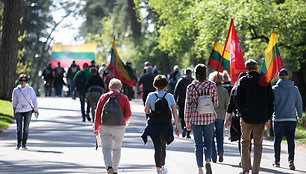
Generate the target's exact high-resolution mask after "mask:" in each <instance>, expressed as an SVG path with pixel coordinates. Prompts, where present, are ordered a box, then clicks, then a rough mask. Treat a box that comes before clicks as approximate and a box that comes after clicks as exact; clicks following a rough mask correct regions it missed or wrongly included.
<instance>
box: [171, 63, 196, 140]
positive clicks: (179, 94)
mask: <svg viewBox="0 0 306 174" xmlns="http://www.w3.org/2000/svg"><path fill="white" fill-rule="evenodd" d="M191 75H192V70H191V69H190V68H187V69H186V70H185V76H184V77H181V78H180V79H179V80H178V82H177V84H176V86H175V89H174V99H175V101H176V103H177V105H178V109H179V118H180V120H181V128H182V130H183V133H182V137H183V138H184V137H185V136H186V133H187V138H191V137H190V131H187V129H186V123H185V120H184V110H185V100H186V89H187V86H188V85H189V84H190V83H191V82H192V81H193V78H192V77H191Z"/></svg>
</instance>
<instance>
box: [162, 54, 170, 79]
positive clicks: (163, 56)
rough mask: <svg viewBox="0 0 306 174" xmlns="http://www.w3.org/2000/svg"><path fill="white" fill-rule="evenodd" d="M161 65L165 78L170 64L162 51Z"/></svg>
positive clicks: (166, 55)
mask: <svg viewBox="0 0 306 174" xmlns="http://www.w3.org/2000/svg"><path fill="white" fill-rule="evenodd" d="M161 57H162V64H163V73H164V75H165V76H166V77H167V74H169V73H170V63H169V57H168V54H167V53H165V52H164V51H161Z"/></svg>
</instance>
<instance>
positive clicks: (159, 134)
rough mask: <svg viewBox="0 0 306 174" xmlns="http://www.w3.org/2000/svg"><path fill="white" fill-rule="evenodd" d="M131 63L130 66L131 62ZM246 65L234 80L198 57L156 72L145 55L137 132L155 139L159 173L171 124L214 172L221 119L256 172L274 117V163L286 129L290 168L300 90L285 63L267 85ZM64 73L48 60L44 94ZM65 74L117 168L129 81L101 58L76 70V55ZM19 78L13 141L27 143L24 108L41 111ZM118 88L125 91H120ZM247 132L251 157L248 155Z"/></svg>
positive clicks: (111, 169)
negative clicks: (142, 119) (142, 123)
mask: <svg viewBox="0 0 306 174" xmlns="http://www.w3.org/2000/svg"><path fill="white" fill-rule="evenodd" d="M128 65H129V66H130V68H132V66H131V64H130V63H128ZM245 66H246V72H244V73H241V74H240V75H239V80H238V81H237V82H236V83H235V84H232V83H230V79H229V76H228V74H227V72H226V71H224V72H223V73H221V72H220V73H219V72H212V73H210V74H209V75H208V74H207V67H206V66H205V65H204V64H198V65H197V66H196V67H195V68H194V69H190V68H187V69H186V70H185V71H184V73H183V74H182V73H181V71H180V69H179V67H178V66H175V67H174V68H173V72H172V73H171V74H170V75H169V76H168V78H167V77H166V76H165V75H160V74H159V71H158V68H157V67H154V68H153V67H152V66H150V64H149V62H145V67H144V70H143V74H142V75H141V76H140V78H139V79H138V82H137V84H136V86H137V88H138V89H139V91H141V92H142V101H143V104H144V113H145V114H146V118H147V124H146V127H145V129H144V132H143V135H142V139H143V141H144V143H146V142H147V139H148V137H150V138H151V140H152V142H153V145H154V150H155V154H154V159H155V166H156V171H157V174H165V173H167V172H168V169H167V168H166V167H165V161H166V160H165V158H166V145H169V144H171V143H172V142H173V141H174V135H173V129H174V132H175V134H176V135H177V136H179V135H180V129H179V127H180V128H181V132H182V134H181V135H182V137H183V138H185V137H186V138H191V131H192V133H193V139H194V144H195V156H196V163H197V166H198V173H199V174H203V173H204V169H203V168H205V171H206V173H207V174H211V173H212V167H211V162H214V163H216V162H217V159H218V162H223V160H224V156H223V155H224V147H223V145H224V143H223V141H224V127H226V128H230V140H231V141H238V149H239V152H240V154H241V163H240V164H239V165H241V168H242V172H241V173H242V174H248V173H249V172H252V173H253V174H255V173H259V172H260V161H261V156H262V149H263V147H262V142H263V136H264V127H265V125H266V126H267V127H270V126H271V125H272V127H273V132H274V162H273V166H275V167H280V148H281V140H282V136H283V133H284V132H285V136H286V137H287V143H288V162H289V168H290V169H291V170H295V165H294V149H295V147H294V134H295V128H296V122H297V121H296V120H297V117H298V122H299V123H300V124H302V122H303V121H302V113H303V111H302V99H301V95H300V93H299V90H298V88H297V87H296V86H294V83H293V82H292V81H290V80H289V73H288V71H287V70H286V69H282V70H280V71H279V73H278V78H279V80H278V82H277V83H276V85H275V86H273V87H272V86H271V84H268V85H267V86H261V85H259V84H258V80H259V78H260V74H259V73H258V72H257V71H258V65H257V62H256V61H255V60H253V59H249V60H247V61H246V62H245ZM47 71H51V73H50V72H47ZM193 71H194V73H193ZM50 74H52V75H50ZM56 74H57V75H56ZM64 74H65V70H64V69H63V68H61V67H60V63H59V64H58V67H56V68H55V69H54V70H52V68H51V66H50V65H49V66H48V67H46V68H45V70H44V72H43V77H44V79H45V81H46V83H45V87H46V96H50V95H49V94H50V88H51V86H52V83H55V82H56V84H54V87H55V91H56V94H57V95H60V90H62V85H63V84H64V83H65V82H64V81H63V77H64ZM60 78H61V80H60ZM66 78H67V83H68V84H69V86H70V95H71V97H72V98H74V99H75V97H76V93H77V95H78V96H79V98H80V103H81V114H82V121H83V122H85V121H86V119H87V120H88V121H91V120H92V121H93V122H94V125H95V126H94V134H95V135H96V136H98V137H100V138H101V141H102V151H103V156H104V162H105V166H106V169H107V172H108V173H109V174H116V173H117V172H118V166H119V161H120V156H121V145H122V141H123V137H124V133H125V128H126V125H127V121H128V120H129V119H130V117H131V116H132V112H131V108H130V102H129V101H130V100H131V99H132V98H133V93H134V94H135V92H133V90H132V89H127V87H126V86H124V84H123V83H122V82H121V81H120V80H119V79H116V78H113V77H112V74H111V73H110V72H108V70H107V68H106V67H105V65H104V66H102V67H101V68H100V69H98V68H97V67H96V66H95V64H92V65H91V66H89V65H88V64H87V63H85V64H83V67H82V70H80V68H79V67H78V66H77V65H75V62H74V61H73V62H72V65H71V66H70V67H69V69H68V72H67V74H66ZM51 79H52V80H51ZM56 79H57V80H56ZM18 80H19V82H20V85H19V86H17V87H16V88H15V89H14V91H13V108H14V118H16V120H17V149H19V148H20V147H21V146H22V147H23V148H26V141H27V135H28V126H25V127H24V134H23V136H21V132H22V130H21V126H18V125H21V122H22V119H20V118H21V117H24V122H25V123H24V124H25V125H28V124H29V122H30V119H29V118H28V117H29V115H31V113H32V112H35V113H37V114H38V109H37V101H36V96H35V93H34V91H33V89H32V88H31V87H29V86H28V85H27V84H26V82H27V78H26V76H25V75H23V76H20V77H19V78H18ZM123 88H126V89H125V90H123ZM75 89H76V92H75V91H74V90H75ZM122 90H123V91H124V93H125V94H126V95H124V94H121V93H120V92H121V91H122ZM23 93H25V95H23ZM22 95H23V96H22ZM85 103H87V109H86V110H85ZM32 110H33V111H32ZM90 110H91V116H92V117H91V118H90V116H89V113H90ZM112 112H114V113H115V112H116V113H117V115H118V113H119V115H120V117H122V118H121V119H122V120H121V121H119V122H118V121H116V120H115V121H114V120H108V121H106V120H107V119H110V118H109V117H108V116H107V115H111V114H113V113H112ZM173 120H174V121H173ZM271 121H272V123H271ZM173 126H174V127H173ZM252 139H253V147H254V157H253V158H254V159H253V164H251V157H250V152H251V149H252V148H251V140H252ZM203 154H204V157H203Z"/></svg>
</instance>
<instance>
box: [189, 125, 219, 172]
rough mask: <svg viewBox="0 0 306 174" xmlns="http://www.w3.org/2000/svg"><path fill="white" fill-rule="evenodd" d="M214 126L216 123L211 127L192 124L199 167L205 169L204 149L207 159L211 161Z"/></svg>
mask: <svg viewBox="0 0 306 174" xmlns="http://www.w3.org/2000/svg"><path fill="white" fill-rule="evenodd" d="M214 124H215V123H214V122H213V123H211V124H209V125H194V124H191V128H192V131H193V136H194V143H195V153H196V159H197V164H198V167H203V149H204V153H205V159H209V160H210V159H211V155H212V142H213V136H214Z"/></svg>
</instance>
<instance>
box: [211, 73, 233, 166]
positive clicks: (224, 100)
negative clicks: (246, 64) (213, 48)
mask: <svg viewBox="0 0 306 174" xmlns="http://www.w3.org/2000/svg"><path fill="white" fill-rule="evenodd" d="M216 79H217V83H216V85H217V93H218V102H219V103H218V107H216V108H215V111H216V113H217V116H218V118H217V119H216V121H215V125H214V127H215V133H214V137H216V140H217V151H218V157H219V162H223V153H224V148H223V141H224V138H223V132H224V119H225V112H226V109H227V105H228V102H229V96H228V91H227V89H225V88H224V87H222V85H221V82H222V80H223V79H222V74H221V73H219V74H218V72H217V71H214V72H212V73H211V74H210V75H209V80H210V81H212V82H215V81H216ZM217 151H216V147H215V138H213V148H212V161H213V162H214V163H216V162H217Z"/></svg>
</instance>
